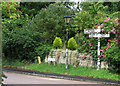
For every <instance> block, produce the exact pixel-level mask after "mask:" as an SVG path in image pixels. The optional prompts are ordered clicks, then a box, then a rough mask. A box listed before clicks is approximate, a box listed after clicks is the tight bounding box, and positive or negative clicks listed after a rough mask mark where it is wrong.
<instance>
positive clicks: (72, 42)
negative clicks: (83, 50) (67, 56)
mask: <svg viewBox="0 0 120 86" xmlns="http://www.w3.org/2000/svg"><path fill="white" fill-rule="evenodd" d="M68 48H69V49H71V50H75V49H76V48H77V43H76V41H75V39H74V38H73V37H72V38H70V39H69V40H68Z"/></svg>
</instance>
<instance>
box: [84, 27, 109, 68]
mask: <svg viewBox="0 0 120 86" xmlns="http://www.w3.org/2000/svg"><path fill="white" fill-rule="evenodd" d="M100 31H101V29H100V26H99V27H98V29H84V33H85V34H89V37H97V38H98V53H97V54H98V61H97V70H99V68H100V38H102V37H110V34H100ZM93 33H97V34H93Z"/></svg>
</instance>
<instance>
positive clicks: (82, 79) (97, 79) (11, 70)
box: [2, 68, 120, 85]
mask: <svg viewBox="0 0 120 86" xmlns="http://www.w3.org/2000/svg"><path fill="white" fill-rule="evenodd" d="M2 70H3V71H6V72H16V73H22V74H29V75H35V76H41V77H48V78H58V79H68V80H76V81H91V82H97V83H101V84H110V85H120V81H117V80H107V79H99V78H91V77H82V76H72V75H62V74H55V73H44V72H39V71H32V70H24V69H17V68H2Z"/></svg>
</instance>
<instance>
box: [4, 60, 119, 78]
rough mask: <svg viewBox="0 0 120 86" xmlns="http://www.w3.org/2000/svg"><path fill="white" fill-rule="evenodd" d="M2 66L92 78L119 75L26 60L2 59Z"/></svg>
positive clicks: (89, 68)
mask: <svg viewBox="0 0 120 86" xmlns="http://www.w3.org/2000/svg"><path fill="white" fill-rule="evenodd" d="M2 63H3V67H20V68H25V69H30V70H35V71H40V72H48V73H56V74H65V75H75V76H85V77H93V78H102V79H111V80H120V75H119V74H117V73H113V72H110V71H109V70H106V69H100V70H99V71H97V70H96V68H93V67H82V66H78V67H76V68H74V67H73V66H72V65H69V69H68V70H65V65H64V64H57V65H56V66H54V65H53V64H51V65H49V64H47V63H42V64H38V63H28V62H27V61H23V62H19V61H12V62H10V61H7V60H3V62H2Z"/></svg>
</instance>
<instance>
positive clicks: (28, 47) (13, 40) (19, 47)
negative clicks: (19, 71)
mask: <svg viewBox="0 0 120 86" xmlns="http://www.w3.org/2000/svg"><path fill="white" fill-rule="evenodd" d="M39 39H41V36H40V34H39V33H38V32H34V33H33V32H32V31H30V30H28V29H25V28H21V29H19V28H16V29H15V30H14V31H9V32H8V33H5V34H3V52H4V54H5V57H6V58H7V57H9V58H11V59H20V60H23V59H26V60H32V59H33V57H34V56H35V55H36V54H35V48H36V47H37V46H39V43H40V42H41V41H42V40H39Z"/></svg>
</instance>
